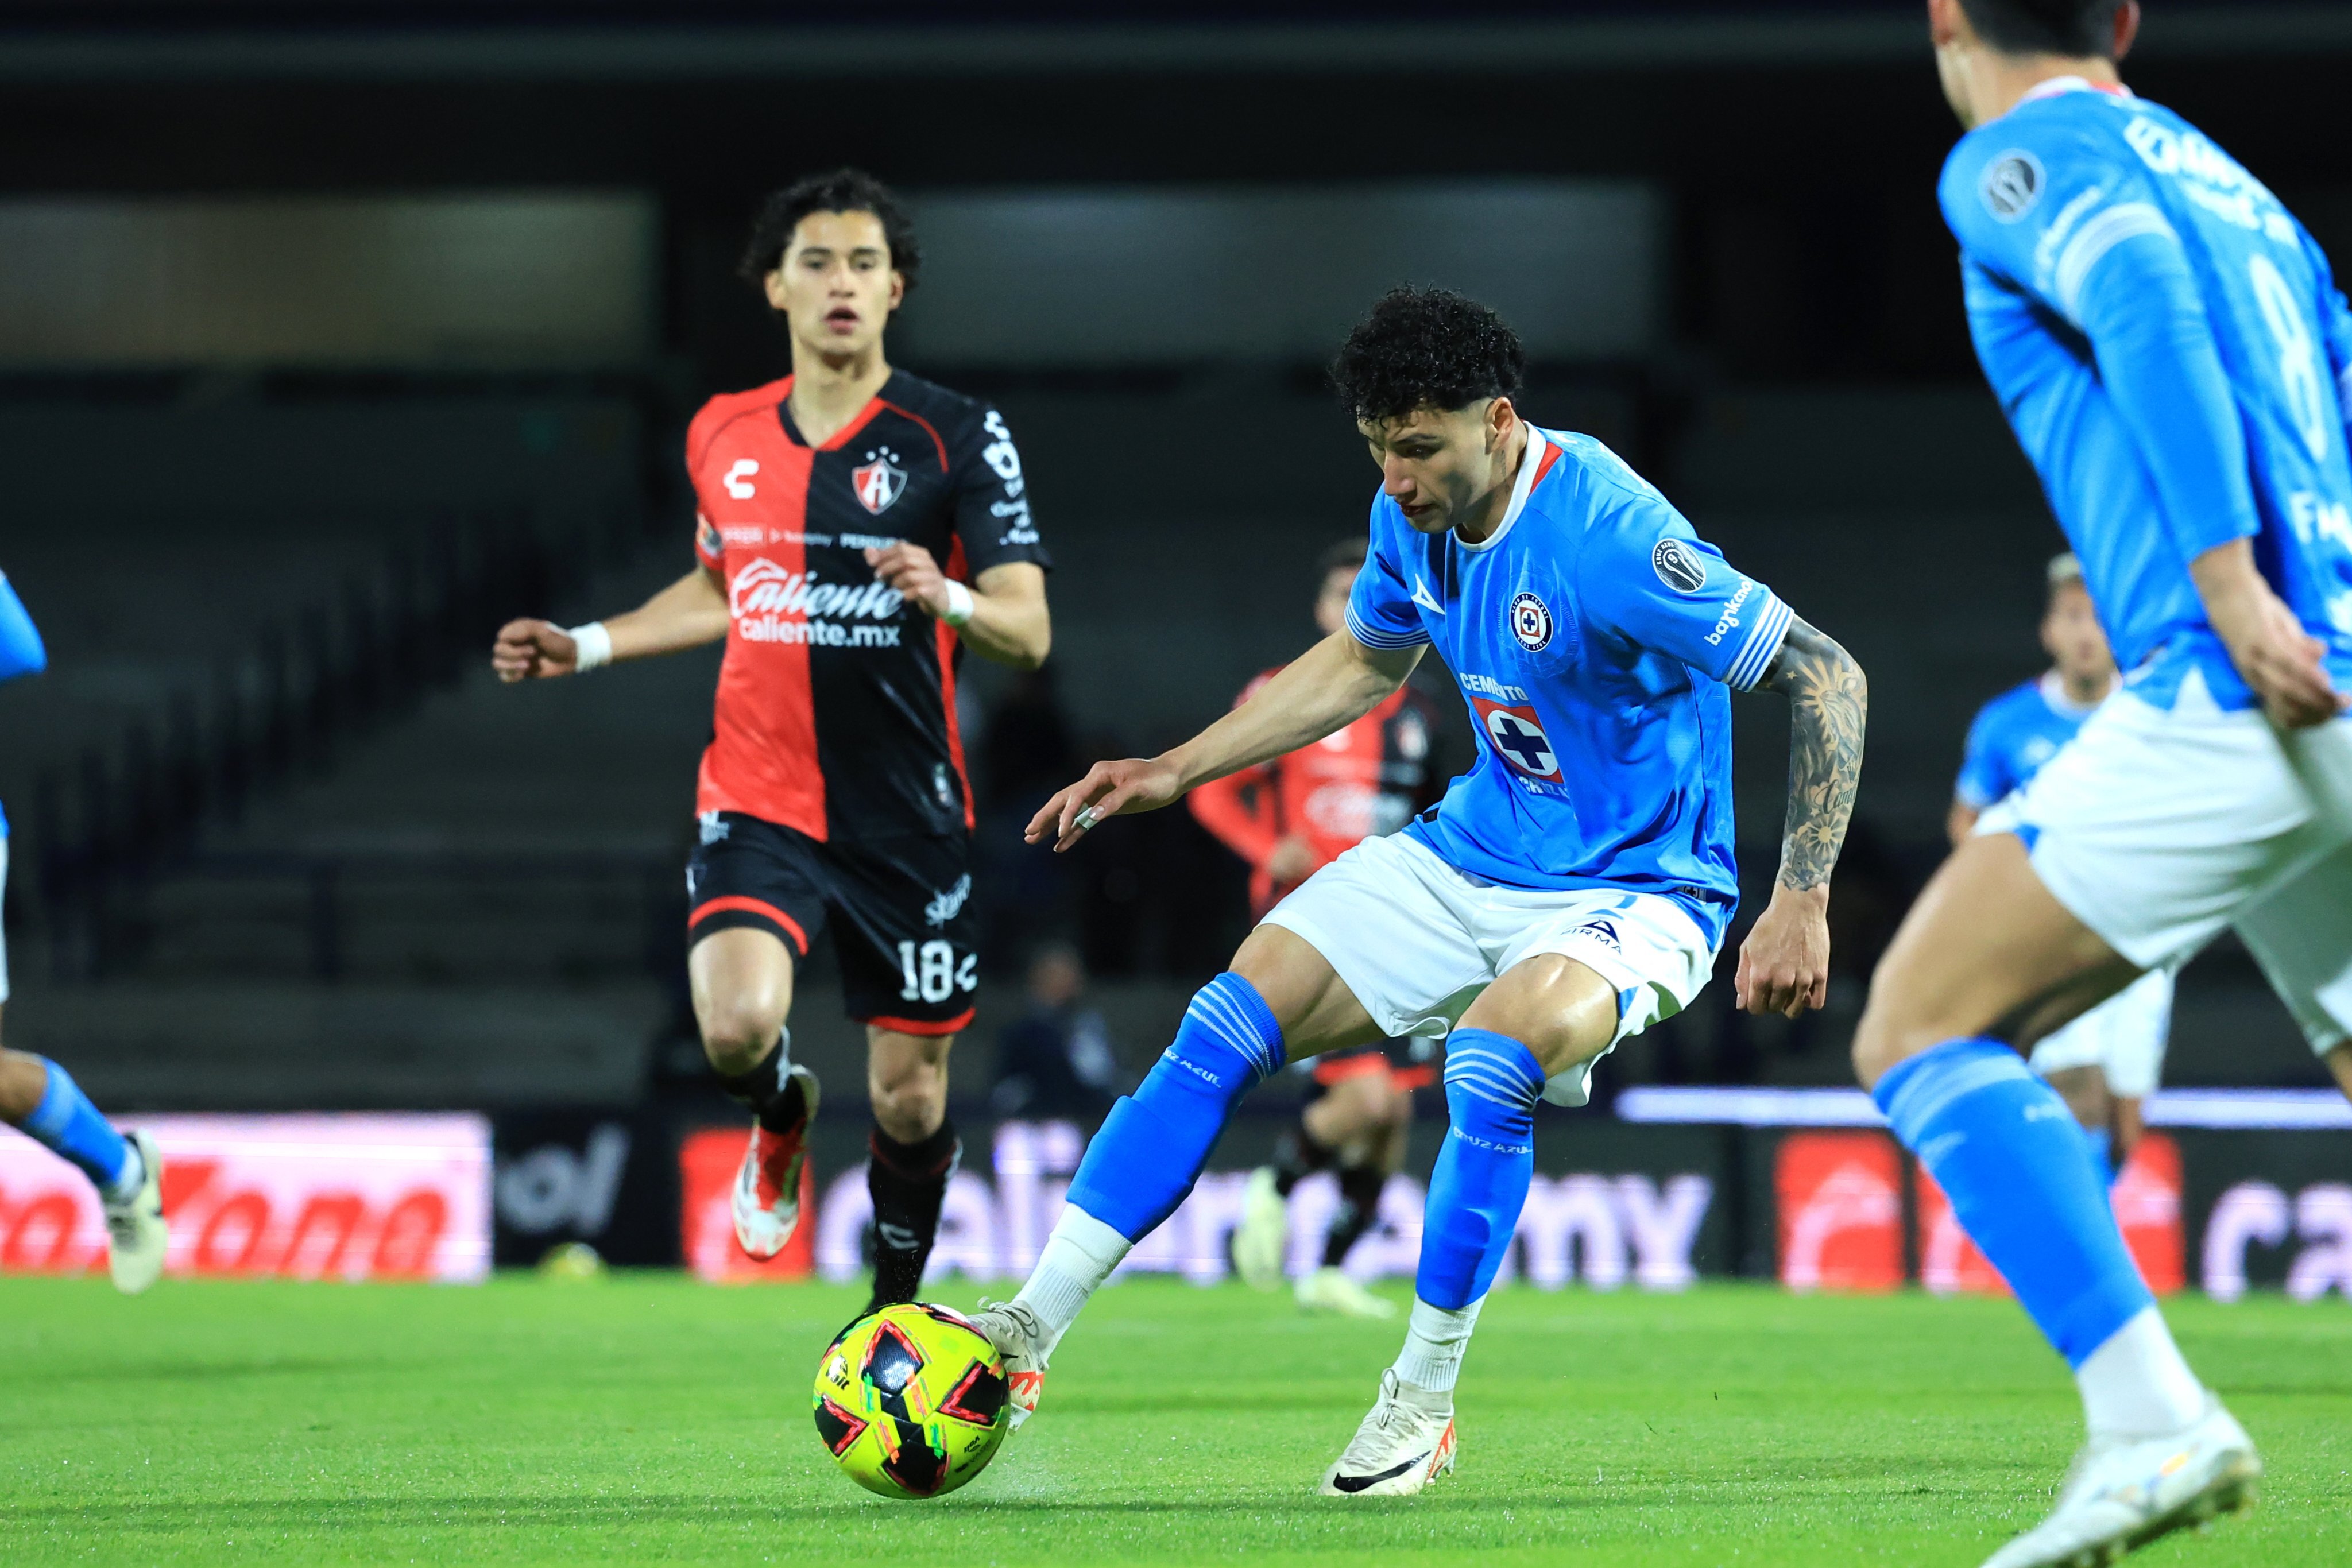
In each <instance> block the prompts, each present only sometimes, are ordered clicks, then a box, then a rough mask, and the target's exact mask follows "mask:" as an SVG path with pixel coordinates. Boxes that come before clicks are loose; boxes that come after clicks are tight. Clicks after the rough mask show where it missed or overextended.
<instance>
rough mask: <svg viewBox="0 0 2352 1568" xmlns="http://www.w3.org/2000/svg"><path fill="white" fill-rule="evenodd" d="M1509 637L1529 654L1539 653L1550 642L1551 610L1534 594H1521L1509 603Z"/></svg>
mask: <svg viewBox="0 0 2352 1568" xmlns="http://www.w3.org/2000/svg"><path fill="white" fill-rule="evenodd" d="M1511 635H1512V636H1514V637H1517V639H1518V640H1519V646H1520V647H1522V648H1525V649H1526V650H1527V651H1528V653H1540V652H1542V651H1543V649H1544V648H1545V646H1546V645H1547V644H1549V643H1550V642H1551V608H1550V606H1549V605H1547V604H1546V603H1544V601H1543V600H1542V598H1541V597H1540V596H1538V595H1537V594H1534V593H1521V594H1518V595H1517V596H1516V597H1515V598H1513V599H1512V601H1511Z"/></svg>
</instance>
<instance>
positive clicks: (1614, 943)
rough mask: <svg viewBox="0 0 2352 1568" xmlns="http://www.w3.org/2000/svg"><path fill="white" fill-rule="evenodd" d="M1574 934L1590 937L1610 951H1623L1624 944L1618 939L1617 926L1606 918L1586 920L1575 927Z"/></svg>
mask: <svg viewBox="0 0 2352 1568" xmlns="http://www.w3.org/2000/svg"><path fill="white" fill-rule="evenodd" d="M1576 934H1577V935H1578V936H1590V937H1591V938H1592V939H1593V940H1594V941H1595V942H1598V943H1600V944H1601V946H1603V947H1606V948H1608V949H1609V950H1610V951H1611V952H1612V953H1622V952H1623V951H1625V944H1624V943H1622V942H1621V941H1619V940H1618V937H1617V927H1615V926H1614V925H1610V924H1609V922H1607V921H1606V920H1588V921H1586V922H1585V923H1584V924H1583V925H1580V926H1578V927H1577V928H1576Z"/></svg>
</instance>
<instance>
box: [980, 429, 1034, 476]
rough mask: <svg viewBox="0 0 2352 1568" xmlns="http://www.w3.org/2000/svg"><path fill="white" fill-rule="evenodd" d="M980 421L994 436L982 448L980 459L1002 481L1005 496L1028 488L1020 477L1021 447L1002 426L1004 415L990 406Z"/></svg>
mask: <svg viewBox="0 0 2352 1568" xmlns="http://www.w3.org/2000/svg"><path fill="white" fill-rule="evenodd" d="M980 423H981V428H982V429H983V430H985V431H987V432H988V434H991V435H992V436H994V437H995V438H996V439H995V440H993V441H992V442H990V443H989V444H988V445H987V446H986V447H984V448H983V449H982V452H981V454H980V460H981V461H982V463H985V464H987V465H988V466H989V468H990V470H991V471H992V472H993V473H994V474H995V476H997V477H998V478H999V479H1002V480H1003V481H1004V493H1005V495H1006V496H1008V497H1014V496H1019V495H1020V494H1021V493H1022V491H1024V489H1026V488H1028V483H1027V481H1025V480H1024V479H1023V478H1022V477H1021V449H1020V448H1019V447H1017V446H1015V445H1013V433H1012V432H1011V431H1009V430H1007V429H1005V428H1004V416H1003V414H1001V413H997V412H996V411H995V410H994V409H990V410H989V411H988V417H987V418H985V419H983V420H982V421H981V422H980Z"/></svg>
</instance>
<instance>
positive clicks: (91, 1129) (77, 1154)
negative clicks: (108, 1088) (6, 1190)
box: [23, 1061, 146, 1198]
mask: <svg viewBox="0 0 2352 1568" xmlns="http://www.w3.org/2000/svg"><path fill="white" fill-rule="evenodd" d="M42 1065H43V1066H44V1067H45V1068H46V1069H47V1072H48V1088H47V1090H46V1091H45V1092H43V1093H42V1095H41V1103H39V1104H37V1105H36V1106H34V1107H33V1113H32V1114H31V1115H29V1116H27V1117H26V1118H25V1122H24V1128H23V1131H24V1133H25V1134H26V1136H27V1137H29V1138H31V1139H32V1140H33V1141H34V1142H35V1143H37V1144H39V1145H41V1146H42V1147H43V1148H45V1149H47V1150H48V1151H49V1152H50V1153H51V1154H54V1155H58V1156H59V1157H60V1158H63V1159H68V1160H71V1161H72V1162H73V1163H74V1164H75V1165H77V1166H80V1167H81V1173H82V1175H84V1176H88V1177H89V1179H90V1180H91V1182H92V1183H94V1184H95V1185H96V1186H97V1187H98V1190H99V1192H100V1194H101V1195H103V1196H104V1197H109V1198H112V1197H120V1196H121V1195H122V1194H125V1193H128V1192H132V1191H135V1190H137V1188H138V1186H139V1184H140V1183H141V1182H142V1181H143V1180H145V1179H146V1172H145V1170H144V1169H143V1168H142V1166H141V1165H140V1163H139V1151H137V1150H136V1149H134V1148H132V1147H131V1144H130V1142H129V1140H127V1139H126V1138H124V1137H123V1135H122V1134H120V1133H118V1132H116V1131H115V1130H114V1128H113V1127H112V1126H111V1125H110V1124H108V1122H107V1120H106V1118H105V1117H103V1116H101V1115H100V1114H99V1113H98V1107H97V1106H95V1105H93V1104H91V1103H89V1095H87V1094H85V1093H83V1092H81V1086H80V1085H79V1084H78V1083H76V1082H74V1081H73V1078H72V1076H71V1075H70V1074H68V1072H67V1071H66V1070H65V1069H64V1068H62V1067H59V1066H58V1064H57V1063H56V1062H54V1061H44V1062H43V1063H42Z"/></svg>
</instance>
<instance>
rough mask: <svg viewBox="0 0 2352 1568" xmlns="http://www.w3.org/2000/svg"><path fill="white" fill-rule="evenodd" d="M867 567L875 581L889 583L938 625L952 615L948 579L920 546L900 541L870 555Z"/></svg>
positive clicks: (873, 550) (867, 555)
mask: <svg viewBox="0 0 2352 1568" xmlns="http://www.w3.org/2000/svg"><path fill="white" fill-rule="evenodd" d="M866 565H868V566H870V567H872V568H873V569H874V580H876V581H877V582H887V583H888V584H889V585H890V586H891V587H892V588H895V589H897V590H898V591H899V592H900V593H901V594H903V595H905V596H906V599H907V601H908V603H909V604H912V605H914V606H915V608H917V609H918V610H920V611H921V612H923V613H924V614H926V615H928V616H929V617H930V618H931V619H932V620H934V621H937V620H939V619H940V617H941V616H943V615H945V614H946V613H947V612H948V578H947V573H945V572H943V571H941V570H940V563H939V562H938V561H935V560H933V559H931V552H930V551H929V550H927V549H924V548H923V547H922V546H920V545H915V544H908V542H907V541H906V540H904V539H900V540H899V541H898V543H897V544H894V545H886V546H884V547H883V548H882V549H869V550H867V551H866Z"/></svg>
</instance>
